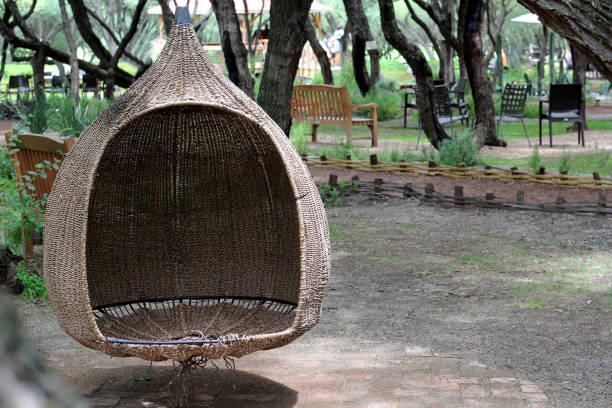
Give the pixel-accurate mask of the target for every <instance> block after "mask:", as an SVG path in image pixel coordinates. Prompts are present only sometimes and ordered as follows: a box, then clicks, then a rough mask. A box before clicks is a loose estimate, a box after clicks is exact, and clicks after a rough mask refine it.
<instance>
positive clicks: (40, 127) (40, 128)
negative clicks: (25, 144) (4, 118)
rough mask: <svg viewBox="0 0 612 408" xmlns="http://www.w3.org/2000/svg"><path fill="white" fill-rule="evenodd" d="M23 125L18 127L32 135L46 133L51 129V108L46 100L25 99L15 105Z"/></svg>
mask: <svg viewBox="0 0 612 408" xmlns="http://www.w3.org/2000/svg"><path fill="white" fill-rule="evenodd" d="M15 111H16V112H17V115H19V118H20V119H21V123H20V124H19V125H17V126H16V127H17V128H18V129H21V130H26V131H29V132H32V133H38V134H41V133H44V132H45V130H47V128H48V127H49V120H48V117H49V112H48V111H49V106H48V105H47V102H46V101H45V100H44V99H32V100H29V99H27V98H26V99H23V100H21V101H20V102H18V103H17V104H16V105H15Z"/></svg>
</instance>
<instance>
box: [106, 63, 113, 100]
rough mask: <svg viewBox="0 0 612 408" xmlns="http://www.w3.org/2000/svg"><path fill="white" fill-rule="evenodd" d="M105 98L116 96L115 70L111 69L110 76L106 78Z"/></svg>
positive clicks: (110, 98) (109, 98) (111, 98)
mask: <svg viewBox="0 0 612 408" xmlns="http://www.w3.org/2000/svg"><path fill="white" fill-rule="evenodd" d="M104 86H105V88H104V99H107V100H109V101H111V100H113V98H114V97H115V71H114V70H113V69H110V70H109V71H108V76H107V77H106V78H105V79H104Z"/></svg>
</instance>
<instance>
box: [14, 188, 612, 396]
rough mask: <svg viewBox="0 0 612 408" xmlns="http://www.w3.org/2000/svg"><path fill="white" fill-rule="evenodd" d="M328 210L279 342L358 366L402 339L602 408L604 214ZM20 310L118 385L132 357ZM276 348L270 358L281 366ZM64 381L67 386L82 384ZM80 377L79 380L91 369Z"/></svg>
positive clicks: (69, 358) (361, 206) (609, 263)
mask: <svg viewBox="0 0 612 408" xmlns="http://www.w3.org/2000/svg"><path fill="white" fill-rule="evenodd" d="M327 212H328V219H329V223H330V236H331V239H332V271H331V276H330V283H329V286H328V290H327V293H326V296H325V298H324V305H323V314H322V319H321V322H320V323H319V324H318V325H317V326H316V327H315V328H314V329H313V330H312V331H310V332H309V333H308V334H307V336H305V338H304V339H301V340H299V341H298V342H296V343H294V344H295V346H293V345H292V346H290V347H304V346H308V345H309V344H310V345H314V346H313V348H312V350H311V351H312V352H313V353H319V352H322V353H325V355H326V358H329V359H330V362H331V363H330V364H339V365H340V366H341V367H342V366H345V365H346V364H348V363H346V362H343V361H338V360H337V359H338V357H334V353H340V352H341V351H340V349H330V348H329V344H353V345H354V347H356V348H357V349H359V348H360V347H361V348H364V349H362V356H363V358H364V359H366V360H367V359H368V358H370V357H368V356H370V355H371V353H369V352H370V351H371V350H374V349H378V348H380V347H390V345H397V344H404V345H406V344H408V345H411V347H415V348H418V349H421V348H422V349H423V350H432V352H435V353H436V355H438V354H441V355H448V356H453V357H456V358H460V359H466V361H468V360H471V361H479V362H481V363H483V364H485V365H486V366H487V367H490V368H491V369H494V370H503V371H504V372H511V373H515V374H516V375H517V376H518V377H519V378H523V379H528V380H529V381H532V382H533V383H535V384H536V385H537V386H538V387H539V388H540V389H541V390H542V391H543V392H544V393H545V394H546V395H547V396H548V397H549V398H550V401H549V402H550V406H551V407H560V408H566V407H567V408H575V407H585V408H587V407H588V408H609V407H610V402H611V401H612V386H611V384H610V381H611V379H612V220H610V219H602V218H601V217H588V216H570V215H562V214H548V213H535V212H511V211H497V210H488V209H477V208H473V207H465V208H442V207H439V206H435V205H429V204H421V203H420V202H419V201H416V200H404V199H395V198H392V199H388V200H386V199H381V198H380V197H377V198H373V197H370V196H367V195H365V194H357V195H353V196H350V197H343V202H342V204H341V206H339V207H333V208H329V209H328V211H327ZM18 305H19V313H20V316H21V319H22V321H23V324H24V326H25V328H26V330H27V332H28V333H30V337H31V338H32V339H35V340H36V344H37V346H38V347H39V349H40V350H41V351H42V352H43V354H44V355H46V356H47V359H48V361H50V362H51V364H55V365H59V367H63V368H61V370H69V371H70V372H71V373H76V372H79V373H80V372H82V373H87V372H88V370H92V369H93V368H95V367H97V368H99V369H103V368H105V367H107V368H108V369H107V370H106V371H105V373H106V374H104V375H107V376H109V378H119V377H120V376H123V379H122V380H121V381H129V376H128V377H125V375H126V372H128V371H121V370H120V371H116V370H115V369H111V367H117V364H133V363H123V362H119V363H118V362H117V360H116V359H112V360H109V359H108V357H105V358H102V357H104V356H101V355H100V353H94V352H92V351H89V350H86V349H84V348H82V347H80V346H79V345H78V344H76V343H75V342H74V341H72V340H69V339H67V337H66V335H65V334H64V333H62V332H61V331H60V329H59V327H58V326H57V323H56V321H55V319H53V317H52V312H51V311H50V309H49V307H48V303H46V302H42V303H40V304H38V305H33V304H31V303H26V302H24V301H21V300H19V301H18ZM317 342H319V343H321V342H322V343H324V344H327V345H328V346H325V347H318V346H317V344H318V343H317ZM287 350H292V349H291V348H289V349H286V350H282V349H279V350H278V353H276V352H275V353H273V354H271V356H276V358H277V359H279V360H282V359H283V358H284V357H283V356H287V355H289V354H287V353H288V351H287ZM334 350H336V351H334ZM293 353H294V354H295V350H294V351H293ZM298 353H302V354H303V352H298ZM318 355H319V354H315V355H313V356H311V357H308V358H309V359H310V360H309V361H310V362H311V363H312V362H313V360H314V361H315V362H316V360H317V358H318V357H317V356H318ZM357 355H359V354H358V353H357V352H356V353H353V357H352V358H357V359H359V357H355V356H357ZM385 355H386V358H387V359H389V358H391V359H393V358H392V357H391V355H389V354H385V353H382V354H381V355H380V357H379V358H380V359H381V360H380V361H381V363H380V364H383V365H384V364H385ZM100 356H101V357H100ZM257 358H258V359H262V360H261V361H260V360H256V362H255V363H251V364H255V366H258V365H257V364H264V366H262V367H265V364H266V359H269V358H270V355H269V354H266V355H263V354H261V355H260V354H258V355H257ZM246 361H247V362H248V361H253V360H248V359H247V360H246ZM334 362H335V363H334ZM355 363H358V362H353V364H355ZM363 363H367V361H364V362H363ZM238 364H239V367H240V364H241V363H240V362H239V363H238ZM300 364H302V363H300ZM377 364H379V363H377ZM100 367H101V368H100ZM138 367H140V366H138ZM138 367H137V366H134V369H133V370H132V371H134V370H136V371H135V372H138V370H142V368H138ZM97 372H102V371H97ZM130 373H131V371H130ZM264 373H265V372H264ZM270 373H272V371H270ZM96 375H97V374H96ZM131 375H133V374H131ZM292 375H293V374H291V373H288V374H286V375H285V377H283V378H287V379H288V380H287V381H283V383H288V382H290V381H291V380H289V378H292ZM337 375H338V374H335V376H331V377H329V378H330V379H329V380H325V381H331V380H332V379H333V381H336V379H337ZM74 378H75V379H76V380H75V381H77V384H76V386H77V387H78V386H79V384H78V381H79V380H78V379H79V378H80V377H79V375H77V376H74ZM83 378H89V381H91V375H88V376H87V375H86V376H84V377H83ZM126 378H127V379H126ZM326 378H327V377H326ZM103 381H107V380H105V379H102V378H100V383H98V382H96V384H98V385H97V386H96V384H93V385H92V384H90V386H91V387H92V389H91V390H89V391H88V392H91V393H94V394H95V393H96V392H97V393H100V392H103V391H104V389H102V390H98V389H99V388H100V385H99V384H101V383H102V382H103ZM108 381H110V380H108ZM112 381H115V382H116V380H112ZM115 382H113V384H115ZM121 387H123V385H121ZM120 389H122V388H120ZM130 392H131V393H132V394H133V395H138V390H136V389H134V390H131V391H130ZM355 392H357V391H355ZM132 394H130V395H132ZM324 405H325V404H324ZM349 405H350V404H349ZM102 406H115V405H102ZM129 406H132V405H129ZM134 406H141V405H134ZM152 406H153V405H152ZM215 406H217V405H215ZM219 406H221V405H219ZM223 406H231V405H223ZM241 406H242V405H241ZM260 406H268V404H267V403H266V404H263V403H262V404H261V405H260ZM274 406H276V405H274ZM286 406H292V405H291V404H289V405H286ZM300 406H301V405H300ZM305 406H309V405H305ZM313 406H317V405H313ZM325 406H328V405H325ZM342 406H344V405H342ZM355 406H357V405H355ZM359 406H361V405H359ZM381 406H401V407H404V406H410V405H405V404H404V405H402V404H401V403H400V404H399V405H398V404H395V405H381ZM418 406H421V405H418ZM427 406H428V407H429V406H438V405H435V404H434V405H427ZM445 406H449V405H445ZM450 406H455V405H450ZM456 406H468V405H461V404H460V405H456ZM469 406H474V405H469ZM487 406H497V405H487ZM503 406H510V405H503ZM512 406H514V405H512ZM520 406H523V405H520ZM529 406H531V405H529ZM534 406H535V405H534ZM538 406H539V405H538ZM542 406H543V405H542Z"/></svg>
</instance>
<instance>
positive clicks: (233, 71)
mask: <svg viewBox="0 0 612 408" xmlns="http://www.w3.org/2000/svg"><path fill="white" fill-rule="evenodd" d="M211 3H212V6H213V9H214V10H215V16H216V17H217V25H218V26H219V37H220V38H221V47H222V48H223V56H224V57H225V65H226V66H227V72H228V74H229V78H230V80H231V81H232V82H233V83H234V84H235V85H236V86H237V87H238V88H240V89H242V91H243V92H244V93H245V94H247V95H248V96H249V97H250V98H251V99H255V91H254V89H253V86H254V81H253V77H252V76H251V72H250V71H249V59H248V53H247V49H246V48H245V46H244V44H243V42H242V33H241V32H240V22H239V21H238V15H237V14H236V8H235V7H234V1H233V0H212V2H211Z"/></svg>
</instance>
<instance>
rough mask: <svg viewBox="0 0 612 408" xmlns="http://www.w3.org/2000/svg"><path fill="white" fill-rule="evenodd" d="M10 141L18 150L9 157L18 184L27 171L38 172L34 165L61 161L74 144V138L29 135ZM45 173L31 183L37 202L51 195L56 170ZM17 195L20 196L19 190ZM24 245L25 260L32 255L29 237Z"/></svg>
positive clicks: (22, 180)
mask: <svg viewBox="0 0 612 408" xmlns="http://www.w3.org/2000/svg"><path fill="white" fill-rule="evenodd" d="M5 137H6V140H7V141H8V140H11V139H10V138H11V133H10V132H9V133H7V134H6V135H5ZM11 141H12V142H14V143H15V148H17V149H19V150H17V152H16V153H14V154H13V155H12V156H11V158H12V159H13V165H14V167H15V176H16V179H17V181H18V182H24V181H25V179H24V177H23V176H24V175H27V174H29V173H28V172H29V171H33V172H37V171H40V170H39V169H37V168H36V165H37V164H39V163H43V162H44V161H45V160H47V161H49V162H50V163H55V159H59V160H63V159H64V155H65V154H66V153H68V152H69V151H70V150H71V149H72V147H73V146H74V143H75V140H74V138H71V137H70V138H66V139H60V138H57V137H52V136H44V135H30V134H23V135H19V138H13V139H12V140H11ZM45 173H46V174H47V177H46V178H42V177H35V178H34V180H32V182H31V183H32V184H33V185H34V187H35V190H34V191H32V194H33V195H34V197H35V198H36V199H38V200H42V199H43V198H44V197H45V195H46V196H48V195H49V194H50V193H51V187H53V183H54V182H55V177H56V176H57V170H54V169H53V168H51V169H49V168H46V169H45ZM19 193H20V194H21V190H20V192H19ZM24 235H25V234H24ZM24 243H25V249H24V257H25V258H26V259H27V258H31V257H32V254H33V243H32V239H31V237H27V236H24Z"/></svg>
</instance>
